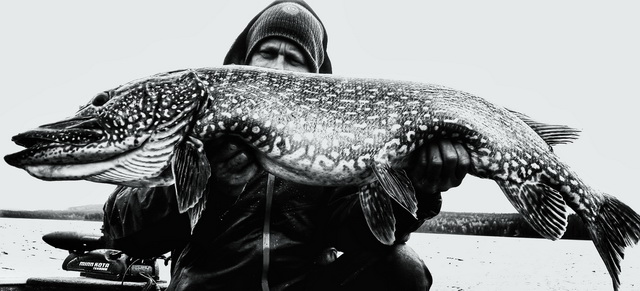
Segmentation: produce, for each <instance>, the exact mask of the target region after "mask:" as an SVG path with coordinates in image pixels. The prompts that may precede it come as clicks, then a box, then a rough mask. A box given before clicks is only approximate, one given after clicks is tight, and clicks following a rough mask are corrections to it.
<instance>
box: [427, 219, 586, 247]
mask: <svg viewBox="0 0 640 291" xmlns="http://www.w3.org/2000/svg"><path fill="white" fill-rule="evenodd" d="M418 232H428V233H447V234H467V235H486V236H507V237H526V238H541V237H542V236H540V235H539V234H538V233H537V232H536V231H535V230H534V229H533V228H532V227H531V226H530V225H529V223H527V222H526V221H525V220H524V218H523V217H522V216H521V215H520V214H517V213H464V212H442V213H440V214H439V215H438V216H436V217H434V218H432V219H430V220H427V221H426V222H425V223H424V224H423V225H422V226H421V227H420V228H419V229H418ZM562 238H563V239H586V240H588V239H590V238H589V234H588V231H587V229H586V227H585V226H584V225H583V223H582V221H581V220H580V218H579V217H578V216H577V215H575V214H571V215H569V219H568V225H567V231H566V232H565V234H564V236H563V237H562Z"/></svg>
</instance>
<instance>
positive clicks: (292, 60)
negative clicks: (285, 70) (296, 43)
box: [287, 57, 306, 67]
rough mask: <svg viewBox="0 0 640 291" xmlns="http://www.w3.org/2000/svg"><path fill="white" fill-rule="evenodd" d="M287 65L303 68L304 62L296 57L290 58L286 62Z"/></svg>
mask: <svg viewBox="0 0 640 291" xmlns="http://www.w3.org/2000/svg"><path fill="white" fill-rule="evenodd" d="M287 61H288V62H289V64H291V65H294V66H297V67H302V66H305V65H306V64H305V61H303V60H301V59H300V58H296V57H290V58H289V59H288V60H287Z"/></svg>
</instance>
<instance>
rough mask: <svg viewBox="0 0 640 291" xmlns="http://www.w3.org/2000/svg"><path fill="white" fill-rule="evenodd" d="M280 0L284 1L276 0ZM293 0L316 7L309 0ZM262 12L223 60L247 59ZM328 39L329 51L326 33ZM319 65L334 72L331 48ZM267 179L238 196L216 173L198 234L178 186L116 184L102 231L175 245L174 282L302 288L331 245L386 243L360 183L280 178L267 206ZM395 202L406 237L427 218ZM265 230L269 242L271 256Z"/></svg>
mask: <svg viewBox="0 0 640 291" xmlns="http://www.w3.org/2000/svg"><path fill="white" fill-rule="evenodd" d="M278 2H286V1H276V2H274V4H275V3H278ZM294 2H297V3H300V4H301V5H304V6H305V7H307V9H309V10H310V11H311V12H312V13H313V10H311V8H310V7H308V5H307V4H306V3H304V2H298V1H294ZM272 5H273V4H272ZM314 15H315V13H314ZM257 17H258V16H256V17H255V18H254V19H253V20H252V21H251V22H250V23H249V24H248V26H247V28H246V29H245V30H244V31H243V32H242V34H240V36H239V37H238V39H237V40H236V42H235V43H234V44H233V46H232V48H231V50H230V52H229V54H228V55H227V57H226V58H225V64H229V63H236V64H242V62H241V61H240V60H241V59H244V55H245V54H246V51H244V48H246V44H244V40H245V39H246V33H247V31H248V30H249V27H251V25H252V24H253V22H254V21H255V20H256V19H257ZM324 40H325V41H324V47H325V53H326V43H327V37H326V33H325V37H324ZM320 70H321V73H331V63H330V61H329V58H328V56H326V55H325V63H324V64H322V66H321V67H320ZM206 148H207V146H206V145H205V149H206ZM208 154H215V153H208ZM266 184H267V174H266V173H265V172H260V173H259V174H257V175H256V176H255V177H254V178H253V179H252V180H251V181H250V182H249V183H248V184H247V185H246V187H245V188H244V191H243V192H242V193H241V194H240V195H239V196H230V195H226V194H227V193H226V191H225V188H224V186H221V185H218V184H217V183H216V182H215V181H214V180H213V179H210V181H209V184H208V186H207V187H208V192H209V196H208V197H209V198H208V201H207V208H206V210H205V212H204V214H203V216H202V218H201V220H200V221H199V223H198V225H197V226H196V228H195V230H194V232H193V234H191V233H190V226H189V222H188V219H187V217H186V214H180V213H179V212H178V209H177V203H176V197H175V195H176V194H175V189H174V187H160V188H128V187H118V188H117V189H116V191H115V192H114V193H113V194H112V195H111V197H110V198H109V199H108V201H107V203H106V204H105V207H104V212H105V221H104V222H105V223H104V232H105V234H106V235H109V236H111V237H112V238H113V239H114V245H115V247H118V248H120V249H122V250H124V251H125V252H126V253H128V254H130V255H133V256H138V257H150V256H159V255H162V254H164V253H166V252H169V251H173V254H172V258H173V261H172V267H173V268H172V277H171V281H170V286H169V289H170V290H187V289H188V290H260V287H261V282H262V280H263V279H264V278H263V277H262V276H266V279H268V282H269V286H270V287H271V288H272V290H281V289H287V290H297V289H303V288H305V284H307V282H305V279H306V278H307V277H308V276H309V274H311V273H313V272H314V270H316V269H317V268H318V267H319V266H318V264H317V262H318V256H320V255H321V254H322V253H323V250H325V249H326V248H327V247H336V248H337V249H339V250H340V251H343V252H345V253H349V252H357V251H361V250H364V249H366V250H369V251H375V250H376V249H383V248H384V246H382V245H380V244H379V243H378V242H377V241H376V239H375V238H374V237H373V235H372V234H371V232H370V231H369V229H368V227H367V225H366V222H365V220H364V216H363V214H362V210H361V208H360V202H359V198H358V195H357V193H356V190H357V189H355V188H349V187H346V188H341V189H336V188H327V187H317V186H307V185H300V184H295V183H291V182H288V181H284V180H282V179H279V178H276V181H275V188H274V193H273V194H274V195H273V196H272V197H273V202H272V204H271V206H270V207H269V208H268V209H267V207H266V202H265V201H266V199H265V197H266V188H267V187H266ZM439 209H440V200H439V195H436V196H434V199H433V201H426V202H425V201H419V212H420V214H421V215H420V216H421V218H427V217H429V216H433V215H435V214H437V213H438V212H439ZM394 210H395V215H396V219H397V236H396V237H397V238H399V239H398V242H403V241H406V240H407V239H408V234H409V233H410V232H412V231H415V230H416V229H417V228H418V227H419V226H420V224H421V223H422V221H423V220H422V219H420V220H416V219H414V218H413V217H411V215H409V214H408V213H407V212H406V211H405V210H404V209H403V208H402V207H399V206H397V205H396V207H395V208H394ZM266 212H268V213H269V216H270V218H269V220H268V221H267V220H265V213H266ZM265 221H266V222H265ZM265 236H266V237H268V242H269V252H268V259H267V260H266V261H265V256H264V254H265V253H264V251H265V248H264V245H263V241H264V238H265ZM264 274H266V275H264Z"/></svg>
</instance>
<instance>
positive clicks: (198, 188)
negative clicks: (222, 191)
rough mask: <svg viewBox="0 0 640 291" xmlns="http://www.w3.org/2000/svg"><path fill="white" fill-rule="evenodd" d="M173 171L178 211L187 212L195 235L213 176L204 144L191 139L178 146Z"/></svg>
mask: <svg viewBox="0 0 640 291" xmlns="http://www.w3.org/2000/svg"><path fill="white" fill-rule="evenodd" d="M172 169H173V175H174V177H175V187H176V198H177V201H178V210H179V211H180V213H184V212H187V214H188V216H189V221H190V224H191V232H192V233H193V229H194V228H195V227H196V224H197V223H198V221H199V220H200V217H201V216H202V212H203V211H204V209H205V206H206V203H207V191H206V190H207V181H209V177H210V176H211V166H210V165H209V160H208V159H207V157H206V154H205V152H204V147H203V144H202V142H201V141H200V140H198V139H195V138H193V137H189V139H188V140H185V141H184V142H183V143H182V144H181V145H180V146H178V148H177V149H176V154H175V156H174V159H173V163H172Z"/></svg>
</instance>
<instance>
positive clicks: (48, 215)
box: [0, 210, 102, 221]
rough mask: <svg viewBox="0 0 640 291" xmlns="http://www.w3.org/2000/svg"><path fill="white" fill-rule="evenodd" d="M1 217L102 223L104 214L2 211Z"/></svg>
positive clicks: (54, 211)
mask: <svg viewBox="0 0 640 291" xmlns="http://www.w3.org/2000/svg"><path fill="white" fill-rule="evenodd" d="M0 217H9V218H36V219H60V220H91V221H102V212H87V211H71V210H0Z"/></svg>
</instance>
